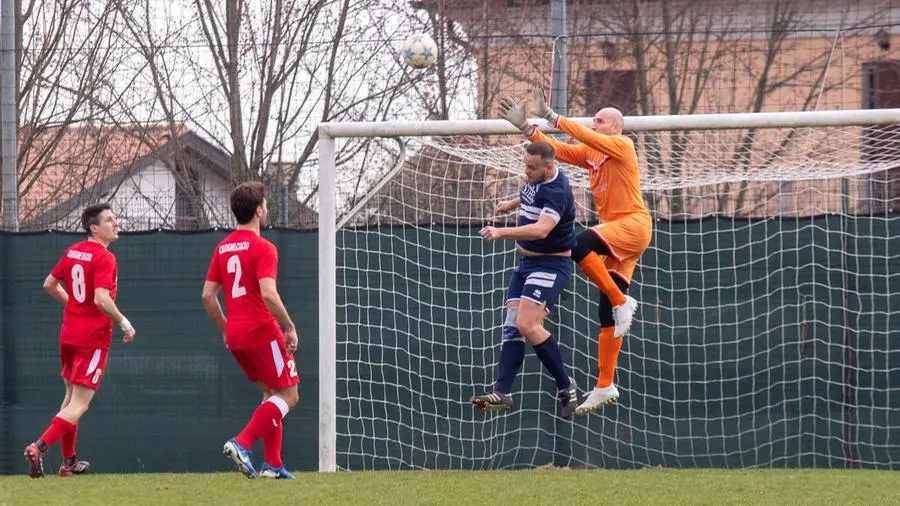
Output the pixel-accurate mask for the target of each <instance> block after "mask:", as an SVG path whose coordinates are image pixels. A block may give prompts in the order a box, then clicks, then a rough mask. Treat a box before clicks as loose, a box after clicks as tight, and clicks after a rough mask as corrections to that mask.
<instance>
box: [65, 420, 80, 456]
mask: <svg viewBox="0 0 900 506" xmlns="http://www.w3.org/2000/svg"><path fill="white" fill-rule="evenodd" d="M77 437H78V424H77V423H76V424H75V425H74V427H73V428H72V430H70V431H69V432H66V433H65V434H63V436H62V444H61V447H62V456H63V458H64V459H68V458H70V457H74V456H75V438H77Z"/></svg>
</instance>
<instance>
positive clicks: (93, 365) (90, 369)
mask: <svg viewBox="0 0 900 506" xmlns="http://www.w3.org/2000/svg"><path fill="white" fill-rule="evenodd" d="M102 353H103V350H101V349H100V348H97V349H96V350H94V356H93V357H91V363H90V364H88V370H87V374H85V376H90V375H91V374H94V371H96V370H97V366H98V365H100V355H101V354H102Z"/></svg>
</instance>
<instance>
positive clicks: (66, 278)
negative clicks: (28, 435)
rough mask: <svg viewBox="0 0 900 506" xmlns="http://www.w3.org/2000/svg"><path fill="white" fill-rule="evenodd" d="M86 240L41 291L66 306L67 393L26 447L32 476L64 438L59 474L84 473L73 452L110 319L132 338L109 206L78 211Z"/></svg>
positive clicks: (102, 365)
mask: <svg viewBox="0 0 900 506" xmlns="http://www.w3.org/2000/svg"><path fill="white" fill-rule="evenodd" d="M81 225H82V226H83V227H84V229H85V230H86V231H87V233H88V239H87V240H85V241H81V242H79V243H76V244H73V245H72V246H69V247H68V248H67V249H66V252H65V253H63V256H62V258H61V259H60V260H59V262H58V263H57V264H56V267H54V268H53V271H52V272H51V273H50V275H49V276H47V279H45V280H44V290H45V291H46V292H47V293H48V294H50V296H51V297H53V298H54V299H55V300H57V301H58V302H59V303H60V304H62V305H63V306H65V311H64V312H63V324H62V329H61V331H60V335H59V342H60V345H59V355H60V359H61V362H62V373H61V376H62V378H63V382H64V383H65V386H66V396H65V397H64V398H63V402H62V407H61V409H60V411H59V413H57V414H56V417H54V418H53V421H52V422H51V423H50V426H49V427H47V430H45V431H44V433H43V434H41V437H40V438H38V440H37V441H35V442H34V443H31V444H30V445H28V446H26V447H25V462H26V463H27V464H28V474H29V475H30V476H31V477H32V478H40V477H42V476H43V475H44V454H45V453H46V452H47V448H48V447H50V446H52V445H53V443H55V442H56V441H58V440H60V439H61V440H62V456H63V462H62V465H60V467H59V475H60V476H71V475H72V474H82V473H85V472H87V471H88V470H89V469H90V464H89V463H88V462H86V461H83V460H78V458H77V457H76V455H75V437H76V435H77V432H78V420H79V419H80V418H81V416H82V415H84V413H85V411H87V410H88V407H89V406H90V404H91V399H93V397H94V392H95V391H96V390H97V387H98V386H100V381H101V380H102V379H103V371H104V370H105V369H106V357H107V354H108V353H109V346H110V344H111V343H112V323H113V322H116V323H117V324H118V325H119V327H121V328H122V331H123V332H124V333H125V337H124V338H123V339H122V342H125V343H129V342H131V340H132V339H134V334H135V331H134V327H133V326H132V325H131V322H129V321H128V318H125V316H124V315H123V314H122V313H121V312H120V311H119V309H118V308H117V307H116V302H115V300H116V283H117V280H118V277H117V274H116V257H115V256H113V254H112V253H110V252H109V250H108V249H107V248H109V245H110V244H111V243H112V242H113V241H115V240H116V239H118V238H119V232H118V228H119V223H118V221H116V216H115V215H114V214H113V212H112V211H111V210H110V206H109V204H96V205H92V206H90V207H88V208H87V209H85V210H84V212H83V213H82V214H81Z"/></svg>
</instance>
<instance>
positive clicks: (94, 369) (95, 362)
mask: <svg viewBox="0 0 900 506" xmlns="http://www.w3.org/2000/svg"><path fill="white" fill-rule="evenodd" d="M108 356H109V350H105V349H103V348H79V347H77V346H72V345H71V344H60V345H59V359H60V362H62V371H60V373H59V375H60V376H62V377H63V379H64V380H66V381H68V382H69V383H72V384H74V385H83V386H85V387H87V388H90V389H91V390H97V387H98V386H100V381H101V380H103V371H104V370H106V358H107V357H108Z"/></svg>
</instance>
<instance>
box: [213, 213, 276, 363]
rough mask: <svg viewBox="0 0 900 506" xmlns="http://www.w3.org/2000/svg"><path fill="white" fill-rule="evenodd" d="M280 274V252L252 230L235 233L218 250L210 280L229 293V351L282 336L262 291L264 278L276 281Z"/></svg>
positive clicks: (226, 296)
mask: <svg viewBox="0 0 900 506" xmlns="http://www.w3.org/2000/svg"><path fill="white" fill-rule="evenodd" d="M277 274H278V250H277V249H275V245H274V244H272V243H271V242H269V241H267V240H265V239H263V238H262V237H260V236H259V235H257V234H256V233H255V232H253V231H251V230H235V231H234V232H232V233H231V234H229V235H228V237H226V238H225V239H223V240H222V242H220V243H219V245H218V246H217V247H216V250H215V252H213V256H212V261H211V262H210V264H209V271H208V272H207V273H206V280H207V281H211V282H213V283H218V284H220V285H222V289H223V291H224V292H225V312H226V314H227V323H226V326H225V337H226V344H227V345H228V349H230V350H245V349H250V348H258V347H260V346H268V345H269V342H270V341H272V339H275V338H276V337H281V335H282V334H281V328H280V327H279V326H278V321H277V320H275V317H274V316H272V313H270V312H269V308H268V307H266V303H265V301H263V298H262V292H261V291H260V289H259V280H260V279H263V278H272V279H276V276H277Z"/></svg>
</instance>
